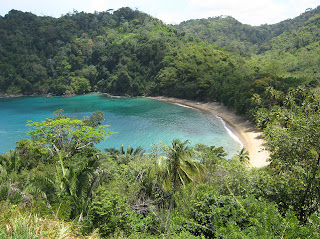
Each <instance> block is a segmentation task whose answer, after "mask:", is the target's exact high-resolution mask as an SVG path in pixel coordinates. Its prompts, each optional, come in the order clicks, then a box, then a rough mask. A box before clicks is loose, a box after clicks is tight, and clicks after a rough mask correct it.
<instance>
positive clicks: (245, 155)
mask: <svg viewBox="0 0 320 239" xmlns="http://www.w3.org/2000/svg"><path fill="white" fill-rule="evenodd" d="M237 157H238V158H239V161H240V162H241V163H244V164H246V165H249V164H250V157H249V152H248V151H247V150H246V149H245V148H242V149H241V150H240V151H239V152H238V153H237Z"/></svg>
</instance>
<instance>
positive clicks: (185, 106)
mask: <svg viewBox="0 0 320 239" xmlns="http://www.w3.org/2000/svg"><path fill="white" fill-rule="evenodd" d="M174 104H175V105H178V106H181V107H184V108H189V109H195V108H193V107H191V106H187V105H183V104H179V103H174Z"/></svg>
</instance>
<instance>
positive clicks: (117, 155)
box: [104, 145, 145, 164]
mask: <svg viewBox="0 0 320 239" xmlns="http://www.w3.org/2000/svg"><path fill="white" fill-rule="evenodd" d="M104 150H105V151H106V152H107V153H109V154H110V155H111V157H112V158H113V159H115V160H116V161H117V163H118V164H128V163H129V162H130V161H131V160H132V159H133V158H135V157H136V156H137V157H142V156H143V154H144V153H145V150H144V149H143V148H142V147H138V148H136V149H134V148H132V147H131V146H128V147H127V150H125V149H124V147H123V145H122V146H121V147H120V149H117V148H113V147H112V148H105V149H104Z"/></svg>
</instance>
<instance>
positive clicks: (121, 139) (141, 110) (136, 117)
mask: <svg viewBox="0 0 320 239" xmlns="http://www.w3.org/2000/svg"><path fill="white" fill-rule="evenodd" d="M58 109H64V112H65V113H66V114H67V116H68V117H70V116H77V117H78V118H81V117H83V116H87V115H91V114H92V113H93V112H95V111H97V110H101V111H102V112H103V113H104V114H105V118H106V122H105V124H108V125H110V128H109V129H110V131H113V132H116V134H113V135H111V136H110V137H109V138H107V139H106V140H105V141H103V142H102V143H100V144H98V145H97V147H98V148H100V149H104V148H107V147H116V148H119V147H121V145H124V146H125V147H127V146H132V147H134V148H136V147H138V146H142V147H144V148H145V149H146V150H149V149H150V146H151V144H152V143H156V142H158V141H162V142H163V143H164V144H170V143H171V141H172V140H173V139H175V138H178V139H181V140H186V139H189V140H190V141H191V143H192V144H193V145H194V144H196V143H203V144H207V145H215V146H217V147H219V146H223V147H224V149H225V151H226V152H227V153H228V154H229V156H232V155H233V154H234V153H236V152H237V150H238V149H239V147H240V145H239V143H238V142H236V141H235V140H234V139H233V138H232V137H231V136H230V134H228V132H227V131H226V129H225V127H224V125H223V122H222V121H221V120H220V119H218V118H216V117H215V116H214V115H210V114H204V113H202V112H200V111H198V110H195V109H190V108H186V107H181V106H179V105H174V104H169V103H166V102H161V101H157V100H153V99H148V98H119V99H117V98H107V97H105V96H104V95H100V94H89V95H81V96H75V97H70V98H62V97H52V98H46V97H42V96H37V97H18V98H3V99H0V153H5V152H7V151H8V150H10V149H13V148H14V147H15V144H14V143H15V142H16V141H18V140H20V139H22V138H29V136H28V135H27V133H26V132H27V131H28V130H30V129H29V127H26V122H27V121H28V120H32V121H42V120H45V119H46V118H49V117H53V114H52V113H53V112H54V111H55V110H58Z"/></svg>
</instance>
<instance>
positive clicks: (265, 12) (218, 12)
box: [0, 0, 320, 26]
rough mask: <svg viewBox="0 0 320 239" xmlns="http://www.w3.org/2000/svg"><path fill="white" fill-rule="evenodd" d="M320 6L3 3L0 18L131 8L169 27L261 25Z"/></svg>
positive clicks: (139, 0)
mask: <svg viewBox="0 0 320 239" xmlns="http://www.w3.org/2000/svg"><path fill="white" fill-rule="evenodd" d="M318 5H320V0H50V1H47V0H0V15H1V16H5V15H6V14H7V13H8V12H9V11H10V10H12V9H15V10H20V11H24V12H32V13H34V14H36V15H38V16H52V17H60V16H62V15H65V14H67V13H69V12H73V10H77V11H78V12H81V11H84V12H90V13H93V12H95V11H97V12H102V11H106V10H108V9H114V10H117V9H119V8H121V7H131V8H132V9H138V10H140V11H142V12H145V13H147V14H149V15H151V16H153V17H156V18H159V19H160V20H162V21H163V22H165V23H167V24H178V23H180V22H182V21H186V20H189V19H199V18H208V17H217V16H232V17H234V18H235V19H237V20H238V21H240V22H241V23H244V24H250V25H252V26H259V25H261V24H274V23H278V22H280V21H282V20H286V19H289V18H294V17H296V16H299V15H300V14H301V13H303V12H305V10H306V9H308V8H316V7H317V6H318Z"/></svg>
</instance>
